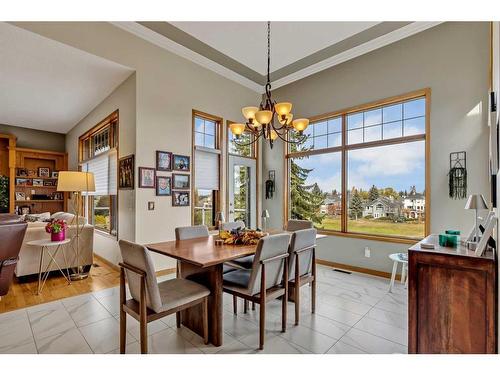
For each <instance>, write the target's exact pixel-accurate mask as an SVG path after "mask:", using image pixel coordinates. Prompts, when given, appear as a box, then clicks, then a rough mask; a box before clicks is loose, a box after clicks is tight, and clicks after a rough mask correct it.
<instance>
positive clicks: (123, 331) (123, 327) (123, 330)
mask: <svg viewBox="0 0 500 375" xmlns="http://www.w3.org/2000/svg"><path fill="white" fill-rule="evenodd" d="M124 303H125V273H124V271H123V268H120V354H125V344H126V338H127V313H126V312H125V311H124V310H123V304H124Z"/></svg>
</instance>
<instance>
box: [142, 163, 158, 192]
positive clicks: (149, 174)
mask: <svg viewBox="0 0 500 375" xmlns="http://www.w3.org/2000/svg"><path fill="white" fill-rule="evenodd" d="M155 186H156V169H154V168H149V167H139V187H140V188H144V189H154V188H155Z"/></svg>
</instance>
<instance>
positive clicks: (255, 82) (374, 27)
mask: <svg viewBox="0 0 500 375" xmlns="http://www.w3.org/2000/svg"><path fill="white" fill-rule="evenodd" d="M112 23H113V24H114V25H115V26H117V27H120V28H122V29H124V30H126V31H128V32H131V33H133V34H135V35H137V36H139V37H141V38H143V39H145V40H147V41H149V42H151V43H154V44H156V45H158V46H160V47H162V48H164V49H167V50H169V51H171V52H174V53H176V54H178V55H180V56H182V57H185V58H187V59H189V60H191V61H193V62H195V63H197V64H200V65H202V66H204V67H206V68H208V69H211V70H213V71H215V72H217V73H219V74H221V75H223V76H225V77H227V78H229V79H232V80H234V81H236V82H238V83H240V84H242V85H245V86H247V87H249V88H251V89H253V90H255V91H257V92H259V93H262V92H263V87H264V85H265V84H266V70H267V66H266V65H267V22H164V21H160V22H112ZM439 23H441V22H408V21H406V22H271V69H270V70H271V82H272V84H273V88H277V87H280V86H284V85H286V84H289V83H291V82H294V81H296V80H299V79H302V78H304V77H307V76H309V75H311V74H314V73H316V72H319V71H321V70H324V69H327V68H330V67H332V66H335V65H337V64H340V63H343V62H345V61H348V60H350V59H353V58H355V57H357V56H360V55H363V54H365V53H368V52H371V51H373V50H375V49H378V48H381V47H384V46H386V45H388V44H391V43H394V42H396V41H398V40H401V39H404V38H406V37H409V36H411V35H414V34H416V33H419V32H421V31H424V30H427V29H428V28H431V27H434V26H436V25H438V24H439Z"/></svg>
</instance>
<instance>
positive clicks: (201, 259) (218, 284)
mask: <svg viewBox="0 0 500 375" xmlns="http://www.w3.org/2000/svg"><path fill="white" fill-rule="evenodd" d="M283 232H284V231H273V232H271V234H275V233H283ZM323 237H326V236H325V235H322V234H318V235H317V236H316V239H319V238H323ZM217 239H218V236H217V235H210V236H208V237H201V238H194V239H189V240H172V241H166V242H158V243H152V244H147V245H145V246H146V248H148V249H149V250H150V251H152V252H154V253H157V254H160V255H165V256H169V257H171V258H174V259H176V260H177V277H180V278H185V279H189V280H192V281H195V282H197V283H199V284H201V285H204V286H206V287H207V288H208V289H209V290H210V296H209V298H208V335H209V342H211V343H212V344H213V345H214V346H221V345H222V341H223V326H222V314H223V289H222V269H223V264H224V263H225V262H228V261H230V260H234V259H237V258H241V257H244V256H247V255H252V254H254V253H255V251H256V249H257V244H251V245H228V244H219V243H216V240H217ZM181 324H182V325H184V326H185V327H187V328H189V329H191V330H192V331H193V332H195V333H198V334H199V335H201V336H203V314H202V311H201V306H193V307H190V308H188V309H186V310H184V311H182V312H181Z"/></svg>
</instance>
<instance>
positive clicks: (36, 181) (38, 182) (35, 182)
mask: <svg viewBox="0 0 500 375" xmlns="http://www.w3.org/2000/svg"><path fill="white" fill-rule="evenodd" d="M33 186H43V179H40V178H34V179H33Z"/></svg>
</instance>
